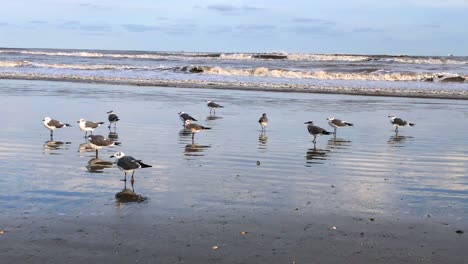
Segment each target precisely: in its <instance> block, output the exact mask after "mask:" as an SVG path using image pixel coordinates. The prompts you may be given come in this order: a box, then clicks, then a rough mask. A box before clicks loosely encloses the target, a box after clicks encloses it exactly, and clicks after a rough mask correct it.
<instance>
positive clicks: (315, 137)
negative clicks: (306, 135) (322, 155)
mask: <svg viewBox="0 0 468 264" xmlns="http://www.w3.org/2000/svg"><path fill="white" fill-rule="evenodd" d="M316 139H317V136H314V140H312V142H314V145H315V143H316V142H317V141H316Z"/></svg>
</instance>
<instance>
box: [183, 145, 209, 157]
mask: <svg viewBox="0 0 468 264" xmlns="http://www.w3.org/2000/svg"><path fill="white" fill-rule="evenodd" d="M207 148H211V146H207V145H198V144H187V145H185V149H184V154H185V156H203V152H204V151H205V150H206V149H207Z"/></svg>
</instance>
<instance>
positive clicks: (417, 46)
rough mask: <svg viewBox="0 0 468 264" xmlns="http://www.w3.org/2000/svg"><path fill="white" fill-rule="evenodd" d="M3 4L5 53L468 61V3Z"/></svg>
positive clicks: (55, 0) (209, 0)
mask: <svg viewBox="0 0 468 264" xmlns="http://www.w3.org/2000/svg"><path fill="white" fill-rule="evenodd" d="M0 1H1V2H2V3H0V5H1V6H2V8H1V9H0V47H18V48H77V49H114V50H116V49H117V50H156V51H214V52H273V51H283V52H301V53H355V54H411V55H447V54H455V55H468V34H467V33H466V32H467V29H468V0H445V1H436V0H391V1H371V0H342V1H337V0H327V1H312V0H290V1H285V0H281V1H280V0H268V1H267V0H257V1H239V0H229V1H224V0H223V1H214V0H197V1H186V0H172V1H155V0H134V1H130V0H128V1H123V0H113V1H111V0H94V1H87V0H15V1H7V0H0Z"/></svg>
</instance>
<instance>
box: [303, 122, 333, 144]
mask: <svg viewBox="0 0 468 264" xmlns="http://www.w3.org/2000/svg"><path fill="white" fill-rule="evenodd" d="M304 124H308V126H307V130H308V131H309V134H311V135H312V136H314V140H313V141H312V142H314V144H315V143H316V142H317V141H316V138H317V136H321V135H330V134H332V133H331V132H328V131H326V130H325V129H323V128H321V127H318V126H314V121H307V122H305V123H304Z"/></svg>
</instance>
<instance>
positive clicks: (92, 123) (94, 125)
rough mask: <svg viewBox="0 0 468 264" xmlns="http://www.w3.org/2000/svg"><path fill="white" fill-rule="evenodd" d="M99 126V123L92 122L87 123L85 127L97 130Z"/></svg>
mask: <svg viewBox="0 0 468 264" xmlns="http://www.w3.org/2000/svg"><path fill="white" fill-rule="evenodd" d="M98 126H99V123H94V122H92V121H86V123H85V127H90V128H96V127H98Z"/></svg>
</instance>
